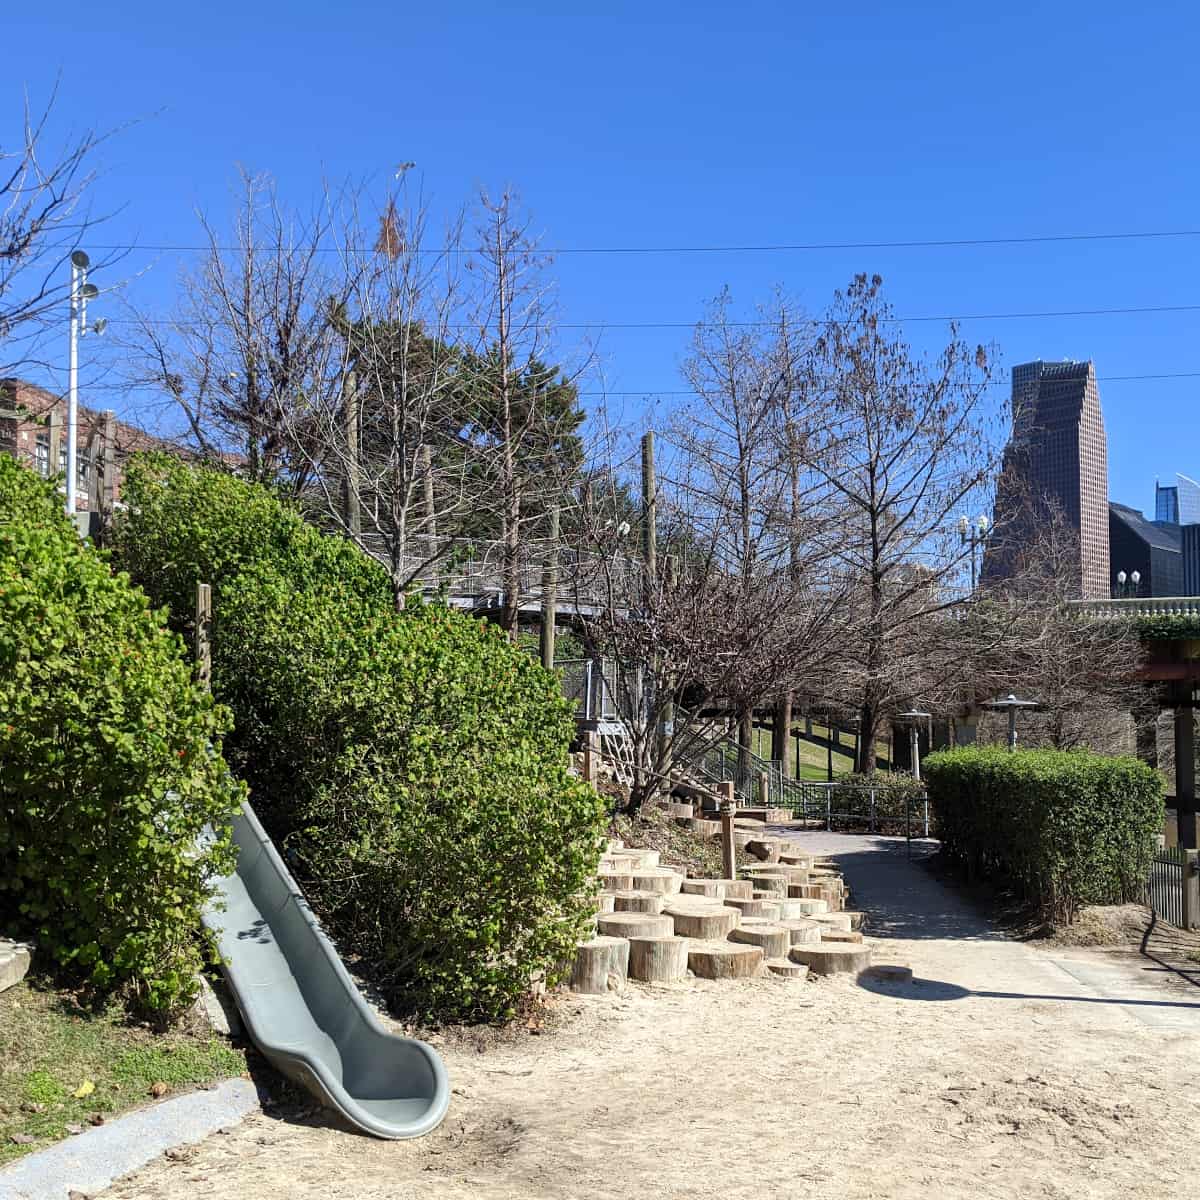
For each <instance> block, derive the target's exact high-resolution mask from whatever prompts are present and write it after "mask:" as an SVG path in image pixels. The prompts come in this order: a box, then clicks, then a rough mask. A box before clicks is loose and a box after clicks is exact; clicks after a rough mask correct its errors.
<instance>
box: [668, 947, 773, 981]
mask: <svg viewBox="0 0 1200 1200" xmlns="http://www.w3.org/2000/svg"><path fill="white" fill-rule="evenodd" d="M686 944H687V948H688V968H689V969H690V970H691V971H692V972H694V973H695V974H696V975H698V976H699V977H700V978H701V979H752V978H754V976H755V975H757V974H758V973H759V971H760V970H761V968H762V961H763V952H762V950H761V949H760V948H759V947H758V946H746V945H738V944H737V943H736V942H696V941H690V940H689V941H688V942H687V943H686Z"/></svg>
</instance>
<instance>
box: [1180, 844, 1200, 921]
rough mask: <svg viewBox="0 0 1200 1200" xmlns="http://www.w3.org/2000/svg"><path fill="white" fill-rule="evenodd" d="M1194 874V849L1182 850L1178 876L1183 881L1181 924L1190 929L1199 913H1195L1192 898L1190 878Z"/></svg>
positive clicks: (1192, 877)
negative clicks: (1181, 861)
mask: <svg viewBox="0 0 1200 1200" xmlns="http://www.w3.org/2000/svg"><path fill="white" fill-rule="evenodd" d="M1195 875H1196V851H1195V850H1184V851H1183V863H1182V866H1181V869H1180V876H1181V878H1182V881H1183V917H1182V921H1181V924H1182V925H1183V928H1184V929H1191V928H1192V926H1193V925H1195V924H1196V921H1197V918H1198V917H1200V913H1197V912H1196V910H1195V907H1194V904H1193V900H1192V880H1193V879H1194V878H1195Z"/></svg>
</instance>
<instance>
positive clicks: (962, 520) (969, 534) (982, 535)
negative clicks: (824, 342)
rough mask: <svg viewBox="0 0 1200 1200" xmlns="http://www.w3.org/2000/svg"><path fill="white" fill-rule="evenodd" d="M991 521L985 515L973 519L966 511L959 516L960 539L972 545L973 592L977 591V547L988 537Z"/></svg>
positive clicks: (965, 543) (962, 542) (963, 542)
mask: <svg viewBox="0 0 1200 1200" xmlns="http://www.w3.org/2000/svg"><path fill="white" fill-rule="evenodd" d="M989 528H990V523H989V521H988V519H987V517H985V516H978V517H976V518H975V520H974V521H972V520H971V519H970V518H969V517H968V516H967V515H966V514H965V513H964V514H963V515H962V516H961V517H959V518H958V540H959V542H960V543H961V544H962V545H964V546H966V545H967V544H968V543H969V544H970V547H971V594H972V595H974V593H975V576H976V572H975V547H976V546H982V545H983V543H984V541H985V540H986V539H987V535H988V530H989Z"/></svg>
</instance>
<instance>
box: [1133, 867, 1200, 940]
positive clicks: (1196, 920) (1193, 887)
mask: <svg viewBox="0 0 1200 1200" xmlns="http://www.w3.org/2000/svg"><path fill="white" fill-rule="evenodd" d="M1146 903H1147V904H1148V905H1149V906H1150V911H1151V912H1152V913H1154V915H1155V916H1156V917H1158V918H1159V919H1160V920H1162V921H1165V922H1166V923H1167V924H1168V925H1174V926H1175V927H1176V928H1177V929H1193V928H1195V927H1196V926H1197V925H1200V874H1198V872H1197V863H1196V851H1195V850H1185V849H1184V848H1183V847H1182V846H1162V847H1160V848H1159V849H1158V850H1155V852H1154V859H1153V861H1152V862H1151V863H1150V875H1149V877H1148V878H1147V880H1146Z"/></svg>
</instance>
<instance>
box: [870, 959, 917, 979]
mask: <svg viewBox="0 0 1200 1200" xmlns="http://www.w3.org/2000/svg"><path fill="white" fill-rule="evenodd" d="M858 977H859V979H866V980H871V981H873V982H876V983H912V977H913V973H912V967H906V966H904V964H903V963H875V964H874V965H873V966H870V967H867V968H866V969H865V970H863V971H860V972H859V973H858Z"/></svg>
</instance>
